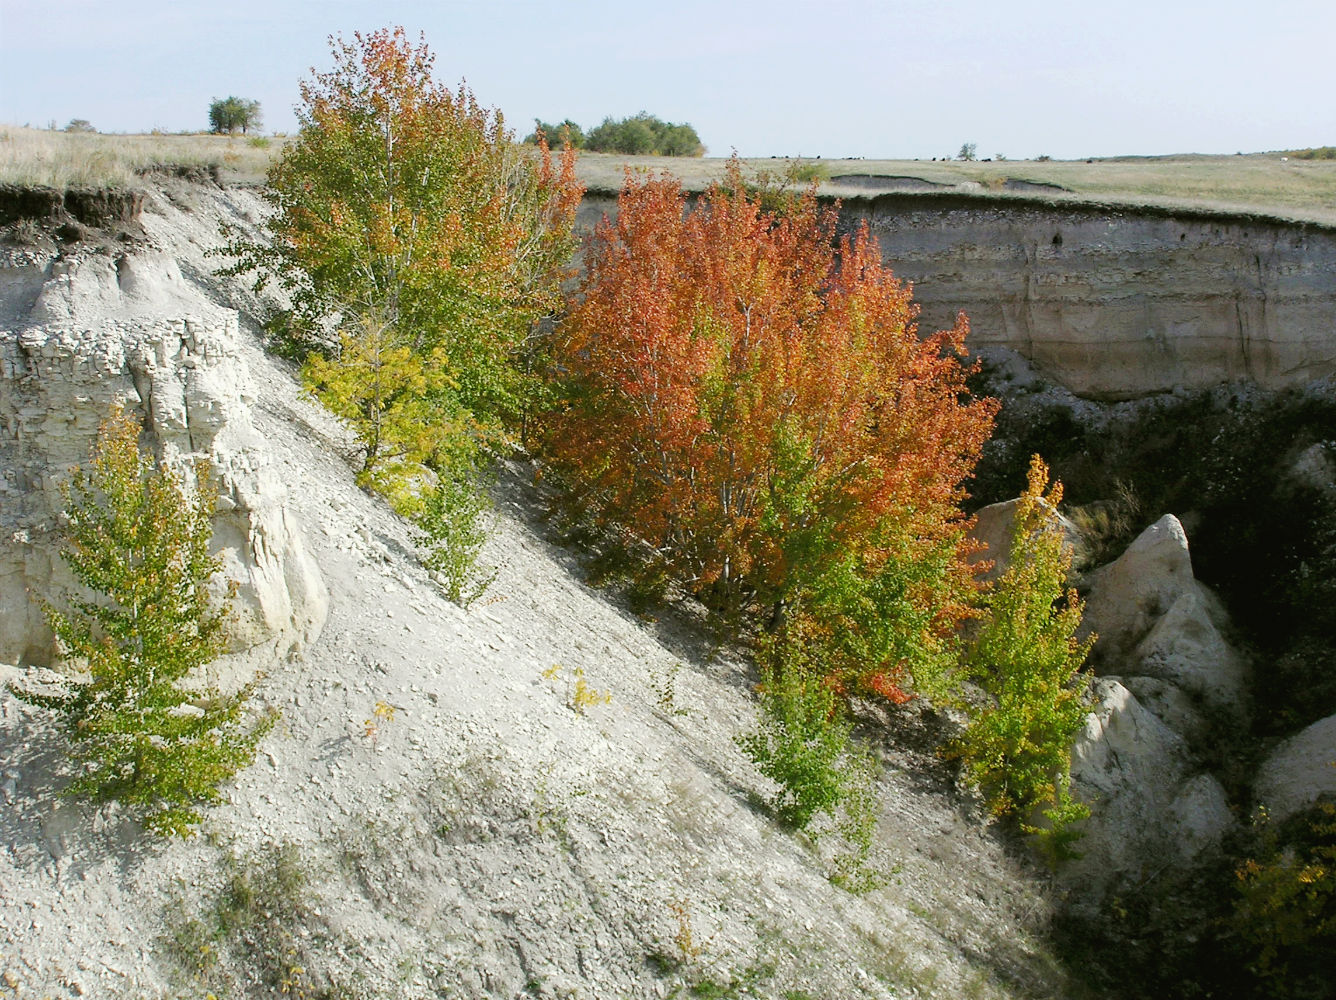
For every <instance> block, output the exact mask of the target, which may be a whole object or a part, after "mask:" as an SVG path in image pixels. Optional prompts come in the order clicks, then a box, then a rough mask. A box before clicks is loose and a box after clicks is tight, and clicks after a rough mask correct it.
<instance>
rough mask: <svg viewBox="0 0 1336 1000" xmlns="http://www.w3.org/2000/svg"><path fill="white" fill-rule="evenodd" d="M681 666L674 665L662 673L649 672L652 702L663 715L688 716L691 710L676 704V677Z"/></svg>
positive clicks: (678, 664)
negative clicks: (652, 690)
mask: <svg viewBox="0 0 1336 1000" xmlns="http://www.w3.org/2000/svg"><path fill="white" fill-rule="evenodd" d="M681 669H682V664H680V663H674V664H673V665H672V666H671V667H669V668H668V669H667V670H666V671H664V672H663V673H659V672H658V671H657V670H651V671H650V675H649V679H650V685H651V686H652V687H653V688H654V702H655V704H656V705H657V706H658V709H659V711H660V712H662V713H663V714H664V715H669V716H672V715H690V714H691V710H690V709H689V708H687V707H686V706H684V705H679V704H678V703H677V675H678V673H679V672H680V671H681Z"/></svg>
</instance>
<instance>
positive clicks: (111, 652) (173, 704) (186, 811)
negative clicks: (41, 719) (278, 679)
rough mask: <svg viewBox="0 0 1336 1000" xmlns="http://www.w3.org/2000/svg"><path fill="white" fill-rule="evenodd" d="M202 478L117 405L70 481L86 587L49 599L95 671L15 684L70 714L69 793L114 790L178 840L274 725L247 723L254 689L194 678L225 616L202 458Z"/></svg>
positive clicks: (63, 637)
mask: <svg viewBox="0 0 1336 1000" xmlns="http://www.w3.org/2000/svg"><path fill="white" fill-rule="evenodd" d="M195 478H196V483H195V487H194V489H193V490H191V489H188V488H187V486H186V484H185V482H184V481H183V480H182V478H181V477H180V476H178V475H177V474H176V473H175V472H173V471H172V470H171V469H169V468H167V467H165V466H159V465H157V464H156V463H155V462H154V460H153V459H152V457H151V456H149V455H147V454H145V453H144V452H142V451H141V450H140V448H139V445H138V428H137V426H136V423H135V421H134V420H133V418H132V417H131V416H130V415H128V414H127V413H125V412H124V411H123V410H121V409H119V408H118V409H117V410H115V411H113V413H112V415H111V416H110V417H109V418H108V419H107V420H106V421H105V422H104V423H103V425H102V427H101V430H100V432H99V434H98V439H97V444H96V446H95V448H94V451H93V454H92V458H91V462H90V464H89V468H88V470H87V471H85V470H84V469H82V468H76V469H75V470H74V473H73V476H72V478H71V480H70V481H69V482H68V483H66V484H65V485H64V486H63V487H62V495H63V497H64V499H65V508H66V509H65V514H66V517H67V528H66V539H65V545H64V548H63V550H62V556H63V558H64V560H65V562H66V564H67V565H68V566H69V567H70V570H71V571H72V572H73V574H74V576H75V578H76V579H77V580H78V581H79V583H80V584H82V585H83V587H84V588H85V589H86V590H85V593H86V594H87V595H88V596H78V595H68V597H67V600H66V602H65V603H66V607H64V608H59V607H55V606H48V607H47V608H46V615H47V620H48V621H49V622H50V624H51V628H52V629H53V630H54V632H55V634H56V638H57V640H58V643H59V646H60V648H61V651H62V652H63V654H64V656H65V657H66V658H67V659H68V660H69V661H70V662H71V663H73V664H76V665H79V666H80V667H82V668H83V670H84V671H85V677H84V678H82V679H79V680H76V681H74V682H71V683H70V684H69V686H68V687H67V689H66V690H63V691H57V692H50V691H36V690H33V689H31V688H16V689H15V693H16V694H17V695H18V696H19V697H20V698H21V699H23V700H24V701H27V702H29V703H30V704H35V705H41V706H44V707H47V708H51V709H54V710H56V711H57V712H59V713H60V715H61V717H62V720H63V723H64V729H65V731H66V733H67V734H68V736H69V738H70V741H71V742H70V747H71V756H72V759H73V761H74V762H75V764H76V766H77V773H76V775H75V777H74V780H73V781H72V782H71V784H70V785H69V787H68V792H69V793H71V794H76V795H86V796H90V797H91V798H93V799H94V800H95V801H106V800H109V799H115V800H117V801H119V802H121V803H123V804H125V805H127V806H130V807H131V808H132V809H134V810H135V811H136V812H137V813H139V814H140V815H141V816H142V817H143V819H144V821H145V825H147V826H148V827H149V828H150V829H152V830H155V831H157V832H159V833H162V834H176V835H181V836H185V835H188V834H189V833H190V832H191V829H192V827H193V826H194V825H195V824H197V823H198V822H199V821H200V818H201V817H200V813H199V810H198V806H199V805H200V804H201V803H205V802H211V801H214V800H217V799H218V798H219V797H220V793H219V790H218V786H219V785H220V784H221V783H222V782H224V781H226V780H227V779H229V778H231V777H232V775H234V774H235V773H236V772H237V771H238V770H240V769H241V768H243V767H246V766H248V765H249V764H250V763H251V761H252V760H253V759H254V756H255V747H256V744H257V742H258V741H259V739H260V738H261V736H263V734H264V733H265V732H266V731H267V730H268V729H269V727H270V726H271V725H272V720H271V719H269V718H266V719H263V720H261V721H259V722H257V723H254V724H247V721H246V719H245V718H244V713H243V709H244V705H245V702H246V699H247V697H248V695H249V694H250V689H249V688H246V689H243V690H242V691H240V692H239V693H237V694H233V695H223V694H221V693H220V692H218V691H217V690H215V689H213V688H208V687H205V686H202V685H200V684H199V683H198V682H199V679H200V678H199V674H200V669H201V668H202V667H203V666H204V665H205V664H207V663H208V662H209V661H211V660H213V659H214V658H215V657H217V656H218V655H219V654H220V653H222V652H223V649H224V635H223V629H224V625H225V623H226V622H227V620H228V614H229V612H228V608H227V606H226V605H223V606H219V605H218V604H217V603H216V602H215V601H214V600H212V599H211V598H210V594H209V587H208V584H209V581H210V579H211V578H212V577H213V576H214V575H215V574H216V573H217V572H218V571H219V570H220V569H221V560H219V559H218V558H216V557H213V556H210V554H209V542H210V538H211V536H212V532H213V529H212V517H213V509H214V503H215V499H216V495H215V492H214V490H213V488H212V486H211V485H210V483H209V479H208V476H207V469H206V468H205V467H203V466H201V467H198V468H197V469H196V477H195ZM231 590H232V591H234V590H235V587H233V588H231ZM187 685H189V686H187Z"/></svg>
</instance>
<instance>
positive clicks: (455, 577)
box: [411, 473, 497, 608]
mask: <svg viewBox="0 0 1336 1000" xmlns="http://www.w3.org/2000/svg"><path fill="white" fill-rule="evenodd" d="M491 509H492V505H491V502H490V500H489V499H488V497H487V494H486V492H485V491H484V490H483V489H482V487H481V486H480V484H479V483H478V482H477V480H476V477H474V476H469V475H459V476H456V475H451V474H449V473H445V474H442V475H440V476H438V478H437V480H436V484H435V485H434V486H431V487H429V488H427V489H426V490H425V491H424V493H423V495H422V497H421V502H420V504H419V505H418V506H417V507H416V509H415V510H414V511H413V512H412V514H411V516H412V519H413V523H414V524H415V525H416V526H417V528H418V534H417V535H416V537H415V538H414V542H416V544H417V545H418V546H419V547H420V548H421V549H422V565H423V566H425V567H426V568H427V570H428V571H429V572H431V573H434V574H436V575H437V577H438V578H439V579H440V581H441V587H442V589H443V590H444V591H445V594H446V596H447V597H449V598H450V600H452V601H454V602H455V603H456V604H458V605H459V606H460V607H463V608H467V607H468V606H469V605H471V604H472V603H473V602H474V601H476V600H478V598H480V597H482V595H483V594H484V593H486V591H487V588H488V587H490V586H491V585H492V584H493V583H494V582H495V581H496V575H497V570H496V569H495V568H494V567H484V566H480V565H479V563H478V555H479V553H480V552H481V551H482V547H483V544H484V543H485V542H486V541H487V523H488V518H489V515H490V513H491Z"/></svg>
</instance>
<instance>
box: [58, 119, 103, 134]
mask: <svg viewBox="0 0 1336 1000" xmlns="http://www.w3.org/2000/svg"><path fill="white" fill-rule="evenodd" d="M65 131H66V132H96V131H97V129H95V128H93V123H92V122H90V121H89V120H88V119H87V118H71V119H70V123H69V124H68V125H66V126H65Z"/></svg>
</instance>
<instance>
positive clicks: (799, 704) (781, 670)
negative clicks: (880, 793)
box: [736, 635, 875, 848]
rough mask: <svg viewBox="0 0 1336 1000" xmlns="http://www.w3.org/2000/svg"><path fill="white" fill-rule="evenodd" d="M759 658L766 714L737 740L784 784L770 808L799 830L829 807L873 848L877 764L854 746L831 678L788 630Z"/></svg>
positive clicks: (850, 727)
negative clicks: (873, 782)
mask: <svg viewBox="0 0 1336 1000" xmlns="http://www.w3.org/2000/svg"><path fill="white" fill-rule="evenodd" d="M758 661H759V665H760V668H761V684H760V718H759V720H758V723H757V727H756V728H755V729H754V730H752V731H751V732H749V733H744V734H742V735H740V736H738V737H737V738H736V739H737V743H738V745H739V746H740V747H741V748H742V749H743V750H744V751H745V752H746V754H747V756H748V757H750V758H751V759H752V762H753V763H754V764H755V765H756V767H757V770H759V771H760V772H761V773H762V774H763V775H765V776H766V777H767V778H769V779H771V780H772V781H774V782H776V783H777V784H778V785H779V790H778V791H777V792H776V793H775V795H774V797H773V798H772V799H771V801H770V806H771V808H772V809H773V810H774V812H775V814H776V815H777V816H778V817H779V818H780V819H781V820H783V821H784V822H785V823H787V824H788V825H789V826H791V827H793V828H794V829H798V830H806V829H808V828H809V827H810V826H811V824H812V821H813V820H814V819H815V818H816V817H817V816H818V815H819V814H823V813H824V814H825V815H827V816H828V817H829V818H830V819H831V820H832V821H834V822H835V823H837V824H842V825H843V826H848V827H849V828H850V832H852V833H853V834H854V835H855V839H856V840H859V841H863V842H866V843H867V845H868V846H869V848H870V846H871V839H872V832H871V831H872V822H873V820H874V818H875V806H874V805H873V804H872V803H873V802H875V799H874V798H873V793H872V790H871V789H872V780H873V774H874V768H875V765H874V763H873V761H872V758H871V757H870V756H869V755H868V754H867V752H866V751H864V750H862V749H861V748H859V747H857V746H855V745H854V743H853V740H852V734H853V723H852V722H850V721H849V719H848V717H847V715H846V714H845V709H844V706H843V704H842V702H841V701H840V700H839V698H838V697H837V695H836V693H835V691H834V690H833V689H832V687H831V684H830V683H829V680H828V678H827V677H826V676H825V675H824V674H823V673H821V671H820V670H818V669H817V665H816V664H815V663H813V662H811V660H810V657H809V655H808V652H807V650H806V649H805V648H804V647H803V646H802V643H801V639H798V640H794V639H793V638H792V637H790V636H788V635H785V636H780V637H775V638H772V639H770V640H768V641H766V642H763V643H762V646H761V650H760V652H759V655H758Z"/></svg>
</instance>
